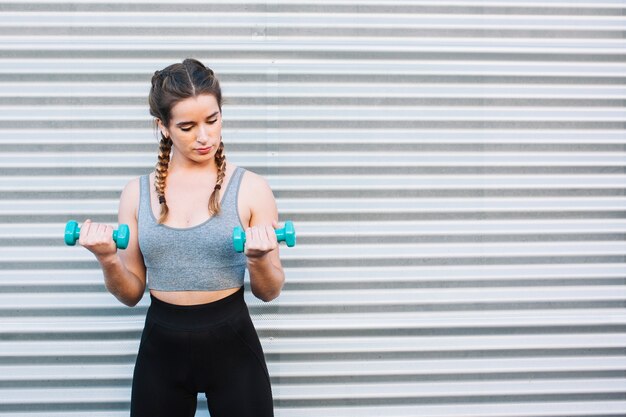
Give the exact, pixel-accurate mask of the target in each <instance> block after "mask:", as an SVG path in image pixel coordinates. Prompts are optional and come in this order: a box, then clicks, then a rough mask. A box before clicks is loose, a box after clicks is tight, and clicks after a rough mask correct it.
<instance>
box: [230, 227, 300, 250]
mask: <svg viewBox="0 0 626 417" xmlns="http://www.w3.org/2000/svg"><path fill="white" fill-rule="evenodd" d="M274 231H275V232H276V239H277V240H278V241H279V242H286V243H287V246H289V247H292V246H295V244H296V230H295V229H294V227H293V223H292V222H291V221H286V222H285V227H283V228H282V229H275V230H274ZM245 244H246V232H244V230H243V229H242V228H241V227H239V226H237V227H235V230H233V245H234V247H235V250H236V251H237V252H243V247H244V246H245Z"/></svg>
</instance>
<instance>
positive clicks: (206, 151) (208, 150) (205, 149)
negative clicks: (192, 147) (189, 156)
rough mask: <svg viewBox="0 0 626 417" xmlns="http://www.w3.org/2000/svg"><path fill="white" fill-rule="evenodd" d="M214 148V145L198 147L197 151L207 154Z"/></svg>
mask: <svg viewBox="0 0 626 417" xmlns="http://www.w3.org/2000/svg"><path fill="white" fill-rule="evenodd" d="M212 148H213V147H212V146H210V147H208V148H198V149H196V151H198V153H201V154H207V153H209V152H210V151H211V149H212Z"/></svg>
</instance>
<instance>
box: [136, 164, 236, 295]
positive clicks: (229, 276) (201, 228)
mask: <svg viewBox="0 0 626 417" xmlns="http://www.w3.org/2000/svg"><path fill="white" fill-rule="evenodd" d="M245 171H246V170H245V169H244V168H241V167H239V166H238V167H237V168H236V170H235V172H234V173H233V175H232V177H231V179H230V180H229V182H228V185H227V186H226V190H224V195H223V198H222V201H221V211H220V214H219V215H217V216H212V217H210V218H209V219H207V220H206V221H205V222H203V223H201V224H198V225H196V226H192V227H188V228H174V227H170V226H167V225H164V224H158V223H157V219H156V218H155V216H154V214H153V213H152V209H151V206H150V181H149V174H145V175H142V176H141V177H140V201H139V212H138V214H137V217H138V219H137V228H138V231H137V238H138V240H139V248H140V250H141V253H142V254H143V258H144V263H145V265H146V277H147V285H148V288H150V289H155V290H161V291H183V290H222V289H226V288H238V287H241V286H242V285H243V280H244V274H245V269H246V255H244V254H243V252H236V251H235V249H234V248H233V229H234V228H235V226H241V227H242V228H244V229H245V226H244V225H243V224H242V223H241V220H240V218H239V213H238V210H237V197H238V196H239V186H240V184H241V178H242V177H243V174H244V173H245ZM207 207H208V201H207ZM207 213H208V208H207Z"/></svg>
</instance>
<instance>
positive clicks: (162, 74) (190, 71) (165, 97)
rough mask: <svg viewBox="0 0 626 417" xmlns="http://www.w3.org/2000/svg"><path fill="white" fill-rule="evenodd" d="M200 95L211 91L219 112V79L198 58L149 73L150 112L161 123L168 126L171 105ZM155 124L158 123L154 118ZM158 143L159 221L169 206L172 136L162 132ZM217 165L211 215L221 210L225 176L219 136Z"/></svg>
mask: <svg viewBox="0 0 626 417" xmlns="http://www.w3.org/2000/svg"><path fill="white" fill-rule="evenodd" d="M201 94H211V95H213V96H214V97H215V99H216V101H217V105H218V106H219V110H220V113H221V112H222V90H221V88H220V84H219V81H218V80H217V78H216V77H215V74H214V73H213V71H212V70H211V69H210V68H207V67H205V66H204V65H203V64H202V63H201V62H200V61H198V60H196V59H193V58H187V59H185V60H184V61H183V62H182V63H176V64H172V65H169V66H167V67H165V68H164V69H163V70H160V71H156V72H155V73H154V75H153V76H152V87H151V88H150V95H149V96H148V103H149V104H150V114H151V115H152V116H154V117H155V118H158V119H160V120H161V123H163V125H164V126H166V127H169V125H170V120H171V116H172V113H171V112H172V107H174V105H175V104H176V103H178V102H180V101H182V100H184V99H186V98H190V97H197V96H199V95H201ZM155 127H156V128H157V129H158V125H157V123H156V120H155ZM160 134H161V141H160V144H159V157H158V162H157V164H156V169H155V180H154V188H155V189H156V192H157V195H158V196H159V202H160V203H161V204H160V206H161V215H160V216H159V220H158V223H163V222H165V220H166V219H167V214H168V212H169V209H168V207H167V203H166V202H165V180H166V178H167V167H168V165H169V162H170V152H171V150H172V143H173V142H172V139H171V138H170V137H165V136H164V135H163V132H160ZM215 163H216V164H217V183H216V185H215V189H214V190H213V193H212V194H211V198H210V199H209V212H210V213H212V215H217V214H219V213H220V202H219V201H220V197H219V196H220V188H221V186H222V182H223V181H224V176H225V175H226V157H225V155H224V142H222V141H221V138H220V146H219V147H218V148H217V152H216V153H215Z"/></svg>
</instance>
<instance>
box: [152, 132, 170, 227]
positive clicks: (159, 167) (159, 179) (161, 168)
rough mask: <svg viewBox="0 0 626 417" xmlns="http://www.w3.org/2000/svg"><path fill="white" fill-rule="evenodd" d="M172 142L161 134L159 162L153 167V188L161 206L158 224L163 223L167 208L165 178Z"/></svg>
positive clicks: (167, 211)
mask: <svg viewBox="0 0 626 417" xmlns="http://www.w3.org/2000/svg"><path fill="white" fill-rule="evenodd" d="M172 143H173V142H172V140H171V139H170V138H169V137H165V136H163V133H161V142H160V143H159V160H158V162H157V164H156V167H155V175H154V188H155V190H156V192H157V195H158V196H159V202H160V206H161V215H160V216H159V221H158V223H159V224H161V223H163V222H165V219H166V218H167V213H169V208H168V207H167V203H166V202H165V179H166V178H167V167H168V165H169V163H170V152H171V150H172Z"/></svg>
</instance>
